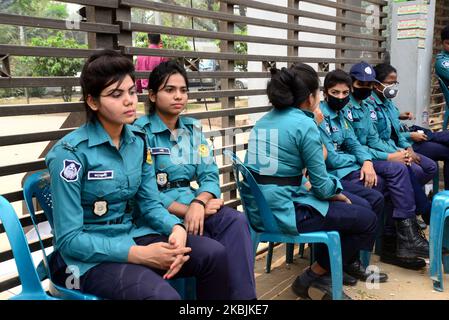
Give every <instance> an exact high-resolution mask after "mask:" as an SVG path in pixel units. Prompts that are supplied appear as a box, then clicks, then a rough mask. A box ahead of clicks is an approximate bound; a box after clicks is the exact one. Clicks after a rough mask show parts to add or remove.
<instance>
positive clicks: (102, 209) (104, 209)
mask: <svg viewBox="0 0 449 320" xmlns="http://www.w3.org/2000/svg"><path fill="white" fill-rule="evenodd" d="M93 211H94V214H95V215H97V216H99V217H101V216H103V215H105V214H106V213H108V202H107V201H104V200H101V201H95V202H94V210H93Z"/></svg>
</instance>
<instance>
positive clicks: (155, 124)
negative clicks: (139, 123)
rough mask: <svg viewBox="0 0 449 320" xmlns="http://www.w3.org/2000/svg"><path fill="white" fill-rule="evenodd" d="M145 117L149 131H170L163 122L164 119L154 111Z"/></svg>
mask: <svg viewBox="0 0 449 320" xmlns="http://www.w3.org/2000/svg"><path fill="white" fill-rule="evenodd" d="M147 117H148V122H149V123H150V131H151V132H152V133H159V132H164V131H166V130H168V131H170V129H168V127H167V125H166V124H165V123H164V121H162V119H161V118H160V117H159V115H158V114H157V113H156V112H154V113H152V114H150V115H148V116H147Z"/></svg>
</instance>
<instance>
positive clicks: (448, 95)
mask: <svg viewBox="0 0 449 320" xmlns="http://www.w3.org/2000/svg"><path fill="white" fill-rule="evenodd" d="M437 78H438V82H439V83H440V88H441V91H442V92H443V95H444V99H445V100H446V105H449V88H448V86H447V85H446V83H445V82H444V81H443V79H441V78H440V77H437Z"/></svg>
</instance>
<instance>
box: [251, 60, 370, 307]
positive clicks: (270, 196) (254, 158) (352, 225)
mask: <svg viewBox="0 0 449 320" xmlns="http://www.w3.org/2000/svg"><path fill="white" fill-rule="evenodd" d="M271 73H272V76H271V81H270V82H269V83H268V86H267V94H268V98H269V100H270V102H271V104H272V105H273V107H274V109H273V110H271V111H270V112H268V113H267V114H266V115H264V116H263V117H262V118H261V119H260V120H258V121H257V122H256V124H255V127H254V128H253V130H252V132H251V135H250V138H249V142H248V153H247V156H246V158H245V163H246V165H247V166H248V168H249V169H250V170H251V171H252V173H253V175H254V177H255V178H256V180H257V181H258V184H259V186H260V188H261V190H262V192H263V193H264V195H265V197H266V199H267V202H268V203H269V205H270V208H271V210H272V212H273V214H274V216H275V218H276V220H277V222H278V224H279V227H280V229H281V230H283V231H284V232H286V233H292V232H293V233H294V232H298V231H299V232H311V231H327V230H329V231H330V230H335V231H339V233H340V237H341V246H342V255H343V263H344V264H350V263H351V262H353V261H354V260H355V259H357V255H358V253H359V250H371V249H372V246H373V244H374V239H375V230H376V221H377V218H376V214H375V213H374V212H373V211H372V210H371V209H368V208H366V207H363V206H359V205H356V204H351V202H350V200H349V199H348V198H347V197H346V196H345V195H343V194H342V193H341V191H342V188H341V184H340V182H339V180H338V179H337V178H335V177H331V176H329V175H328V173H327V171H326V165H325V163H324V159H323V148H322V143H321V138H320V133H319V131H318V127H317V125H316V123H315V121H314V120H313V117H314V116H313V111H314V110H315V109H316V108H317V106H318V104H319V101H320V96H319V78H318V75H317V73H316V72H315V71H314V70H313V69H312V68H311V67H310V66H307V65H305V64H299V65H297V66H295V67H294V68H289V69H287V68H283V69H282V70H278V69H272V70H271ZM305 168H307V172H308V176H309V178H310V183H311V186H312V187H311V190H310V191H307V190H306V189H305V188H303V187H302V184H301V181H302V172H303V170H304V169H305ZM329 269H330V266H329V257H328V253H327V250H326V247H325V246H324V247H323V246H322V245H318V246H317V250H316V261H315V262H314V263H313V264H312V266H311V267H310V268H308V269H307V270H306V271H305V272H304V273H302V274H301V275H300V276H298V277H297V278H296V280H295V281H294V283H293V284H292V289H293V291H294V292H295V293H296V294H297V295H299V296H300V297H302V298H324V299H326V298H330V297H331V295H332V293H331V281H330V277H329ZM315 293H318V294H319V295H318V296H315ZM346 298H348V297H346Z"/></svg>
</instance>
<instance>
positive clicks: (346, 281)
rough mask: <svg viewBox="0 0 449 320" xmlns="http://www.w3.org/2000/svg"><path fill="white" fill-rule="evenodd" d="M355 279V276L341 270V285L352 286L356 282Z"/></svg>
mask: <svg viewBox="0 0 449 320" xmlns="http://www.w3.org/2000/svg"><path fill="white" fill-rule="evenodd" d="M357 281H358V280H357V279H356V278H354V277H353V276H350V275H349V274H347V273H346V272H344V271H343V285H345V286H351V287H353V286H355V285H356V284H357Z"/></svg>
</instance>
